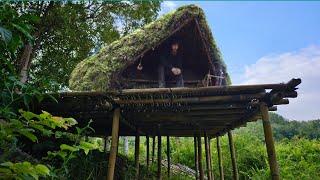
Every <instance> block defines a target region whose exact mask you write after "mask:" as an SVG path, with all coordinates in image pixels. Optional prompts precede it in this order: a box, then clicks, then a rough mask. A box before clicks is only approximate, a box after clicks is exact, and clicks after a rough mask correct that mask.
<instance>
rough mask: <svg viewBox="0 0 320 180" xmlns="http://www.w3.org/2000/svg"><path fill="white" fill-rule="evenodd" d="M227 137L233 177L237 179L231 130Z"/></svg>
mask: <svg viewBox="0 0 320 180" xmlns="http://www.w3.org/2000/svg"><path fill="white" fill-rule="evenodd" d="M228 139H229V148H230V155H231V162H232V172H233V179H234V180H239V174H238V167H237V159H236V151H235V148H234V143H233V137H232V132H231V131H229V132H228Z"/></svg>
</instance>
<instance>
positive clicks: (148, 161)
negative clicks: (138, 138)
mask: <svg viewBox="0 0 320 180" xmlns="http://www.w3.org/2000/svg"><path fill="white" fill-rule="evenodd" d="M146 144H147V149H146V153H147V155H146V161H147V171H148V169H149V166H150V157H149V156H150V153H149V151H150V147H149V145H150V142H149V135H147V136H146Z"/></svg>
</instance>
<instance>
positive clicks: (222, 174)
mask: <svg viewBox="0 0 320 180" xmlns="http://www.w3.org/2000/svg"><path fill="white" fill-rule="evenodd" d="M217 150H218V161H219V171H220V179H221V180H224V173H223V165H222V154H221V145H220V138H219V137H217Z"/></svg>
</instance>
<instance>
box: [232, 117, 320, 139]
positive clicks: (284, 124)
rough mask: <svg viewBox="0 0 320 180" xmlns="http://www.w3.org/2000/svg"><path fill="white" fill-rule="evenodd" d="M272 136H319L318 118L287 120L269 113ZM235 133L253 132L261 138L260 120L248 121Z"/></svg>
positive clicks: (313, 137)
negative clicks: (244, 126) (245, 125)
mask: <svg viewBox="0 0 320 180" xmlns="http://www.w3.org/2000/svg"><path fill="white" fill-rule="evenodd" d="M270 120H271V123H272V128H273V133H274V138H275V139H276V140H282V139H286V138H287V139H292V138H294V137H301V138H306V139H319V138H320V131H319V129H320V120H309V121H294V120H291V121H289V120H287V119H285V118H284V117H282V116H280V115H278V114H276V113H270ZM235 133H248V134H255V135H256V136H257V137H259V138H260V140H263V138H264V137H263V129H262V122H261V121H259V122H254V123H248V125H247V127H246V128H240V129H239V130H237V131H235Z"/></svg>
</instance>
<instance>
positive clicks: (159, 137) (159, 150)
mask: <svg viewBox="0 0 320 180" xmlns="http://www.w3.org/2000/svg"><path fill="white" fill-rule="evenodd" d="M161 160H162V158H161V135H160V133H159V135H158V172H157V179H158V180H161Z"/></svg>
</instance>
